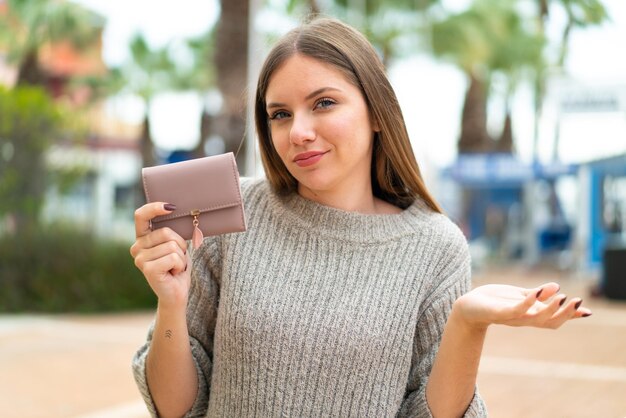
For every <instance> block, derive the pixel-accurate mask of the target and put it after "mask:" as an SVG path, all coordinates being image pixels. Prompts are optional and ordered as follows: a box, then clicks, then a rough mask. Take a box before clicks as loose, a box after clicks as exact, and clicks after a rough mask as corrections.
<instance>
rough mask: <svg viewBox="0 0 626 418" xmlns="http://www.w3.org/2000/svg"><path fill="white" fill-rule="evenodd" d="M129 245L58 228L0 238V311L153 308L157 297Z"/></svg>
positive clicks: (86, 310)
mask: <svg viewBox="0 0 626 418" xmlns="http://www.w3.org/2000/svg"><path fill="white" fill-rule="evenodd" d="M129 247H130V244H128V243H125V242H117V241H111V240H100V239H97V238H96V237H95V236H93V235H92V234H90V233H88V232H84V231H79V230H75V229H71V228H68V227H62V226H54V227H47V228H45V229H44V230H41V231H39V232H37V233H36V234H33V235H31V236H17V235H16V236H6V235H5V236H0V312H104V311H121V310H139V309H151V308H154V307H155V306H156V297H155V296H154V294H153V293H152V290H151V289H150V287H149V286H148V284H147V283H146V281H145V279H144V278H143V275H142V274H141V272H139V270H137V268H136V267H135V265H134V263H133V260H132V257H131V256H130V252H129Z"/></svg>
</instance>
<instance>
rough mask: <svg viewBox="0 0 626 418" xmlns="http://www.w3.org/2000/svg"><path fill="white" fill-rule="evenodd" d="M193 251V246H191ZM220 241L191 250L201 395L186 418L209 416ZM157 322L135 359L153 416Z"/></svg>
mask: <svg viewBox="0 0 626 418" xmlns="http://www.w3.org/2000/svg"><path fill="white" fill-rule="evenodd" d="M190 248H191V247H190ZM219 255H220V238H219V237H210V238H206V239H205V240H204V243H203V244H202V246H201V247H200V248H199V249H198V250H195V251H192V253H191V256H192V270H191V287H190V289H189V300H188V303H187V327H188V331H189V340H190V345H191V353H192V357H193V360H194V363H195V366H196V371H197V374H198V395H197V396H196V399H195V401H194V404H193V406H192V408H191V410H189V411H188V412H187V414H186V415H185V417H187V418H191V417H203V416H204V415H205V414H206V410H207V407H208V401H209V392H210V384H211V371H212V368H213V363H212V359H213V335H214V331H215V322H216V318H217V306H218V301H219V280H220V274H219V272H220V270H221V265H220V264H221V258H220V256H219ZM153 332H154V323H152V325H151V326H150V329H149V331H148V338H147V341H146V343H145V344H144V345H143V346H142V347H141V348H139V350H138V351H137V353H136V354H135V356H134V357H133V360H132V369H133V375H134V377H135V381H136V383H137V386H138V388H139V392H140V393H141V396H142V397H143V399H144V402H145V403H146V406H147V408H148V411H149V412H150V415H151V416H152V417H157V416H158V414H157V411H156V406H155V404H154V400H153V399H152V395H151V394H150V389H149V387H148V382H147V379H146V359H147V356H148V353H149V351H150V342H151V341H152V334H153Z"/></svg>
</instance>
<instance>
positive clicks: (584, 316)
mask: <svg viewBox="0 0 626 418" xmlns="http://www.w3.org/2000/svg"><path fill="white" fill-rule="evenodd" d="M588 316H591V314H590V313H589V312H585V313H584V314H582V317H583V318H587V317H588Z"/></svg>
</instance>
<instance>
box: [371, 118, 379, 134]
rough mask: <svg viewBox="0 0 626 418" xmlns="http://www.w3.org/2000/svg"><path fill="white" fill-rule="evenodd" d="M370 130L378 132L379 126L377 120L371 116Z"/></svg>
mask: <svg viewBox="0 0 626 418" xmlns="http://www.w3.org/2000/svg"><path fill="white" fill-rule="evenodd" d="M372 131H374V132H380V126H379V125H378V121H377V120H376V119H374V118H372Z"/></svg>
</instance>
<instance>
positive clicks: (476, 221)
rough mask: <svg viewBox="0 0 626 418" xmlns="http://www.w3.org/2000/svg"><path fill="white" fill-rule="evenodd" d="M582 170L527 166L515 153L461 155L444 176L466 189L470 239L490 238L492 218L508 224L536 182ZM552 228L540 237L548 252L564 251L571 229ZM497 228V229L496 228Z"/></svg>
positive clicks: (567, 166) (552, 180)
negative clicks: (517, 206) (510, 213)
mask: <svg viewBox="0 0 626 418" xmlns="http://www.w3.org/2000/svg"><path fill="white" fill-rule="evenodd" d="M577 169H578V167H577V166H575V165H567V164H560V163H552V164H549V165H541V164H526V163H524V162H522V161H520V160H519V159H517V158H516V157H515V156H514V155H511V154H468V155H460V156H459V157H458V159H457V161H456V162H455V164H454V165H453V166H451V167H449V168H448V169H446V170H444V173H443V175H444V176H446V177H449V178H451V179H452V180H454V181H455V182H456V183H457V184H458V185H459V186H461V188H462V189H463V194H464V196H463V198H464V205H465V215H466V218H465V219H463V220H462V222H463V223H464V227H465V232H466V234H467V238H468V239H469V240H473V239H476V238H479V237H484V236H486V235H489V234H490V233H491V231H489V229H490V225H489V217H490V215H494V214H495V216H491V218H492V220H493V219H495V220H496V222H500V220H502V219H503V220H502V222H506V221H507V216H508V214H509V212H510V209H511V207H513V205H516V204H517V205H520V206H522V200H523V189H524V186H525V185H526V184H528V183H529V182H532V181H536V180H546V181H549V182H554V181H555V180H556V179H557V178H558V177H559V176H563V175H572V174H575V173H576V171H577ZM564 226H565V225H560V226H559V228H551V229H549V230H546V231H542V232H541V234H540V236H539V237H538V240H539V241H538V244H539V247H540V248H541V249H542V250H544V251H551V250H558V249H563V246H566V245H567V244H568V242H569V240H570V237H571V229H567V230H565V229H564V228H563V227H564ZM496 227H497V226H496Z"/></svg>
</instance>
